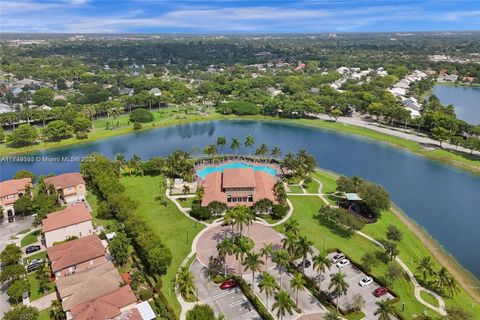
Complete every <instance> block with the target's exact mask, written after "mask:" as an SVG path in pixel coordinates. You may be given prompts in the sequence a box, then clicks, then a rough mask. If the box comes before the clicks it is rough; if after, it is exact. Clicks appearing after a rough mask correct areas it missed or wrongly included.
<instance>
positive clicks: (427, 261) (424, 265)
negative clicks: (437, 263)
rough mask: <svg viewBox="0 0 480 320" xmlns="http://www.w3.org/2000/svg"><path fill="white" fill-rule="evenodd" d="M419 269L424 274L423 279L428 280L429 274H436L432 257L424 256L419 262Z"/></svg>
mask: <svg viewBox="0 0 480 320" xmlns="http://www.w3.org/2000/svg"><path fill="white" fill-rule="evenodd" d="M417 271H418V272H420V273H421V274H422V278H423V281H427V276H432V275H434V274H435V271H434V270H433V261H432V258H431V257H423V258H422V260H420V262H419V263H418V266H417Z"/></svg>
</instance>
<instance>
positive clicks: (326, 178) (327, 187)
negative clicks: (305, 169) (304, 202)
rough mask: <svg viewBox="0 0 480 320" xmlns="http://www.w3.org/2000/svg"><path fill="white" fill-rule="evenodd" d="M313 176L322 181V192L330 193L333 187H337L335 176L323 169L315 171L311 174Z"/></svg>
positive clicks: (333, 190)
mask: <svg viewBox="0 0 480 320" xmlns="http://www.w3.org/2000/svg"><path fill="white" fill-rule="evenodd" d="M312 177H313V178H317V179H318V180H320V182H322V185H323V188H322V193H331V192H335V189H336V188H337V183H336V182H335V181H337V178H336V177H335V176H333V175H331V174H329V173H327V172H325V171H319V170H317V171H315V172H314V173H313V174H312Z"/></svg>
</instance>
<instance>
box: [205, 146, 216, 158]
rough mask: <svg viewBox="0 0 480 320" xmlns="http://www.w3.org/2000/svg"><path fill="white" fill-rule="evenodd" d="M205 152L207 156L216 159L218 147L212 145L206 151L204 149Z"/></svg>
mask: <svg viewBox="0 0 480 320" xmlns="http://www.w3.org/2000/svg"><path fill="white" fill-rule="evenodd" d="M203 152H204V153H205V154H206V155H208V156H209V157H210V158H213V157H215V155H216V154H217V152H218V150H217V146H215V145H214V144H210V145H208V146H206V147H205V149H203Z"/></svg>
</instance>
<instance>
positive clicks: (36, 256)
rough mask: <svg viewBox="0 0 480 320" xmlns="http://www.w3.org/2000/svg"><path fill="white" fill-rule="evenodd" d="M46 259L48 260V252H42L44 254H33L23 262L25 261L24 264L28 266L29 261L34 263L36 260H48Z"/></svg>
mask: <svg viewBox="0 0 480 320" xmlns="http://www.w3.org/2000/svg"><path fill="white" fill-rule="evenodd" d="M46 258H47V251H42V252H39V253H36V254H33V255H31V256H29V257H28V258H24V259H23V261H24V264H25V263H26V264H28V262H29V261H32V260H34V259H46Z"/></svg>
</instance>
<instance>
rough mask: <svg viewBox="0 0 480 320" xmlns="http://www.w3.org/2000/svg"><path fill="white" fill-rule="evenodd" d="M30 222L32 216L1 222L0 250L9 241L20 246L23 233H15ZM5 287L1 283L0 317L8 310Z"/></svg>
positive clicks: (27, 227)
mask: <svg viewBox="0 0 480 320" xmlns="http://www.w3.org/2000/svg"><path fill="white" fill-rule="evenodd" d="M32 222H33V217H26V218H25V219H23V220H19V221H14V222H12V223H7V222H3V223H2V224H1V225H0V252H1V251H3V249H5V247H6V246H7V244H10V243H15V244H17V245H18V246H20V238H21V236H23V235H21V236H16V234H17V233H19V232H20V231H23V230H25V229H31V228H32ZM11 237H15V238H17V239H11ZM0 270H1V266H0ZM6 289H7V288H6V286H3V285H2V287H1V290H0V318H3V314H4V313H6V312H7V311H8V310H10V304H9V303H8V295H7V292H6Z"/></svg>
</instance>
